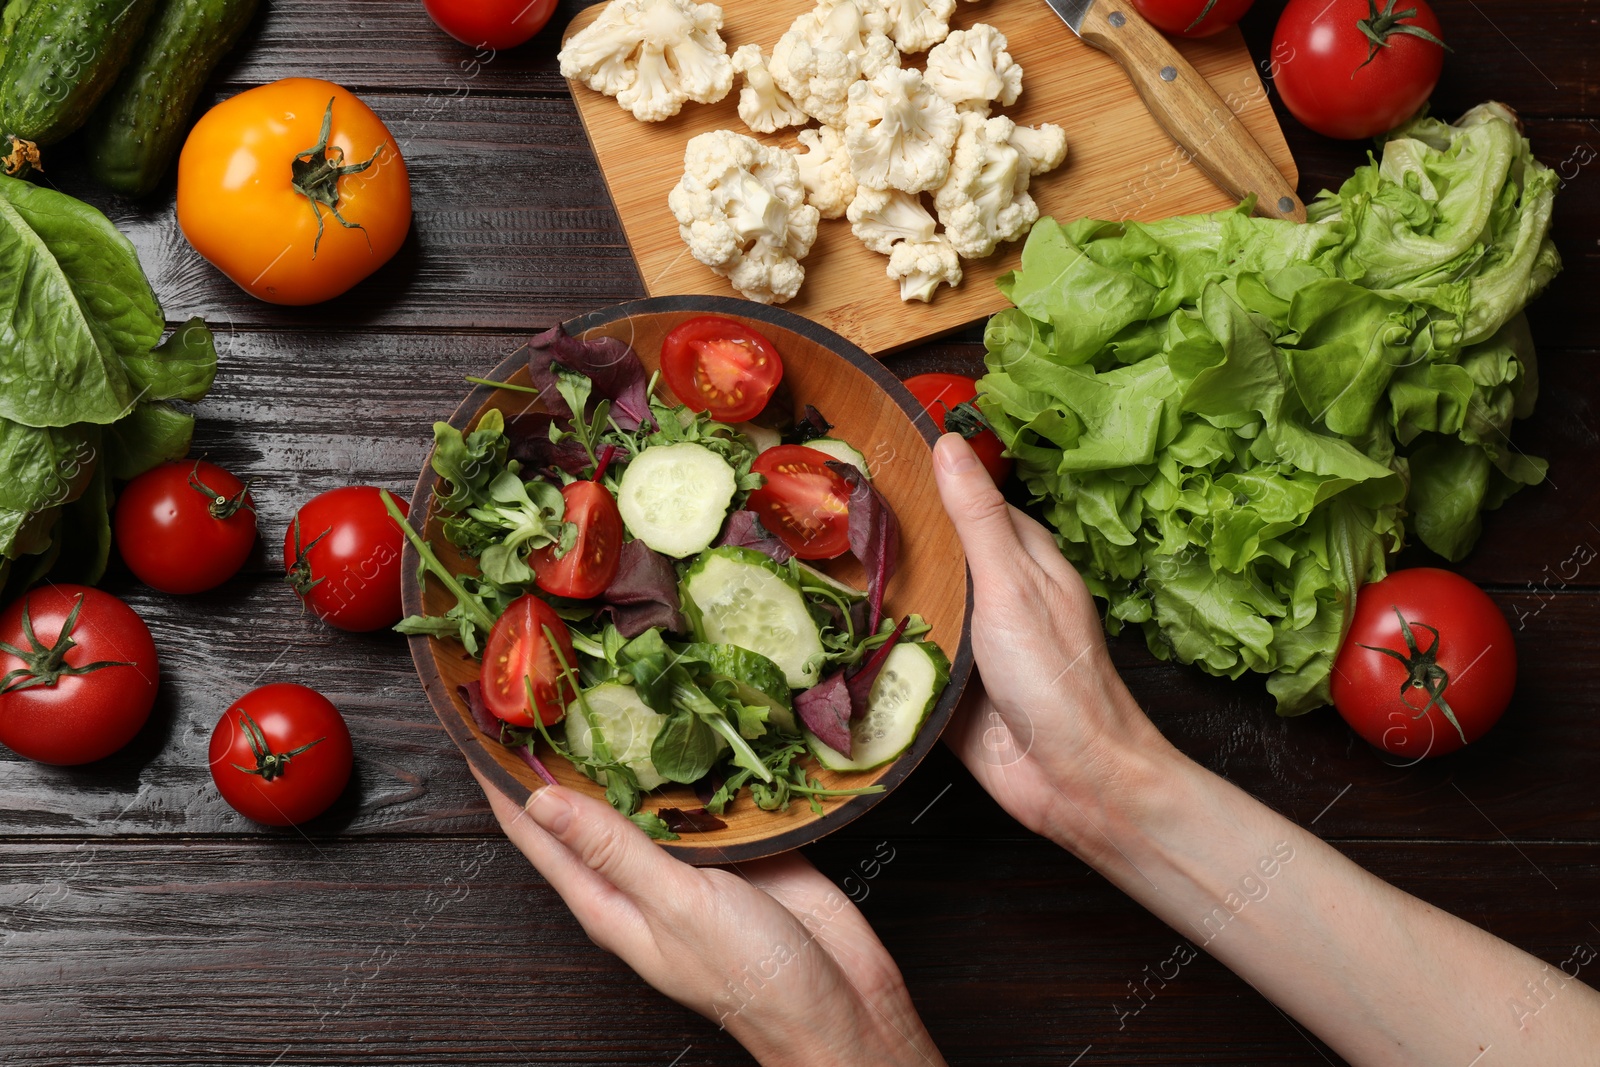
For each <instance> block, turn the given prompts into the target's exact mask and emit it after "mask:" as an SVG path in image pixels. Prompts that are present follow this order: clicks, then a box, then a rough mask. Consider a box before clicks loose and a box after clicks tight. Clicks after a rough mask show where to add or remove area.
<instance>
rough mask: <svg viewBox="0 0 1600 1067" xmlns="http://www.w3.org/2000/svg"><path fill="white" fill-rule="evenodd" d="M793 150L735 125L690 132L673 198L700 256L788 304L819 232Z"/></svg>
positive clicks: (765, 296) (762, 297)
mask: <svg viewBox="0 0 1600 1067" xmlns="http://www.w3.org/2000/svg"><path fill="white" fill-rule="evenodd" d="M805 197H806V191H805V186H804V185H802V184H801V183H800V168H799V165H798V164H797V163H796V162H795V158H794V153H792V152H790V151H788V150H787V149H783V148H771V147H769V146H767V145H764V144H762V143H761V142H760V141H757V140H756V139H755V138H753V137H746V136H745V135H744V134H742V133H735V132H733V131H732V130H713V131H712V132H710V133H702V134H700V135H699V136H698V137H694V138H691V139H690V141H689V145H688V147H687V148H686V149H685V150H684V153H683V177H682V178H681V179H679V181H678V184H677V186H675V187H674V188H673V190H672V192H671V193H669V194H667V205H668V206H669V207H671V208H672V214H673V216H674V217H675V218H676V219H677V220H678V233H679V234H680V235H681V236H682V237H683V240H684V242H685V243H686V244H688V246H689V251H690V253H691V254H693V256H694V258H696V259H698V260H699V261H700V262H702V263H704V264H705V265H706V266H708V267H710V268H711V269H712V270H714V271H716V272H717V273H718V274H720V275H722V276H723V277H724V278H727V279H728V281H729V282H731V283H732V284H733V287H734V288H735V289H737V290H738V291H739V292H741V293H743V294H744V295H745V296H746V297H748V298H750V299H751V300H755V301H759V302H760V303H763V304H782V303H784V302H785V301H787V300H790V299H792V298H793V297H794V294H795V293H797V292H799V291H800V283H801V282H802V281H803V280H804V279H805V276H806V272H805V268H804V267H802V266H800V260H802V259H804V258H805V256H806V254H807V253H808V252H810V251H811V245H812V243H813V242H815V241H816V239H817V209H816V208H814V207H812V206H810V205H809V204H807V203H806V202H805Z"/></svg>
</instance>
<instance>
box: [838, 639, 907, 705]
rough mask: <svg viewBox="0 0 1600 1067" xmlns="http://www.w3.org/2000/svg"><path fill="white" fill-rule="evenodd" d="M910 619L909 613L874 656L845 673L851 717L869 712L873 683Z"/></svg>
mask: <svg viewBox="0 0 1600 1067" xmlns="http://www.w3.org/2000/svg"><path fill="white" fill-rule="evenodd" d="M910 621H911V616H909V615H907V616H906V617H905V618H903V619H901V620H900V623H899V625H898V626H896V627H895V628H894V632H893V633H892V634H890V635H889V640H887V641H885V642H884V643H883V644H881V645H879V646H878V648H877V650H876V651H874V652H873V653H872V658H871V659H869V660H867V662H865V663H863V664H861V665H859V666H858V667H857V668H856V669H855V670H854V671H850V672H848V673H847V674H846V675H845V680H844V686H845V688H846V689H848V690H849V691H850V718H851V719H859V718H861V716H863V715H865V714H866V713H867V698H868V697H870V696H871V695H872V683H873V682H876V681H877V680H878V675H879V674H880V673H881V672H882V671H883V664H884V661H885V660H887V659H888V658H889V652H890V650H892V649H893V648H894V646H895V645H897V644H899V643H900V635H901V634H903V633H905V632H906V623H908V622H910Z"/></svg>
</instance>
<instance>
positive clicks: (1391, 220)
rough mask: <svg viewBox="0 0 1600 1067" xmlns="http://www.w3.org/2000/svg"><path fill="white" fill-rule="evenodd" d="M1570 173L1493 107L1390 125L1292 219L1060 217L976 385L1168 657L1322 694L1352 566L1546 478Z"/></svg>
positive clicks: (1294, 694)
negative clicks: (1536, 449)
mask: <svg viewBox="0 0 1600 1067" xmlns="http://www.w3.org/2000/svg"><path fill="white" fill-rule="evenodd" d="M1554 188H1555V180H1554V177H1553V175H1552V174H1551V172H1550V171H1548V170H1547V169H1546V168H1545V167H1543V166H1542V165H1541V164H1540V163H1539V162H1538V161H1537V160H1536V159H1534V158H1533V155H1532V153H1531V151H1530V150H1529V148H1528V144H1527V142H1526V141H1525V140H1524V139H1523V138H1522V136H1521V134H1520V132H1519V130H1518V129H1517V127H1516V126H1515V125H1514V116H1511V115H1510V114H1509V113H1508V112H1507V111H1506V110H1505V109H1503V108H1501V107H1500V106H1499V105H1492V104H1491V105H1484V106H1482V107H1479V108H1475V109H1473V111H1471V112H1469V113H1468V114H1467V115H1466V116H1465V117H1463V118H1462V119H1461V120H1460V121H1459V122H1457V123H1456V124H1454V125H1451V124H1447V123H1444V122H1440V121H1438V120H1436V119H1421V120H1418V121H1416V122H1413V123H1411V124H1410V125H1409V126H1407V127H1405V128H1403V129H1401V130H1398V131H1396V132H1395V133H1394V134H1392V135H1391V137H1390V139H1389V140H1388V142H1387V143H1386V144H1385V146H1384V149H1383V154H1382V158H1381V159H1380V160H1373V161H1372V162H1371V163H1369V165H1368V166H1365V167H1363V168H1361V169H1360V170H1359V171H1357V172H1356V174H1355V175H1354V176H1353V177H1352V178H1351V179H1350V180H1349V181H1347V182H1346V183H1345V184H1344V185H1343V186H1342V187H1341V188H1340V190H1339V191H1338V192H1337V193H1327V192H1325V193H1323V194H1322V195H1321V196H1320V197H1319V198H1318V199H1317V200H1316V201H1314V202H1313V203H1312V204H1311V205H1310V208H1309V211H1308V215H1309V217H1310V219H1311V221H1310V222H1308V223H1306V224H1303V225H1295V224H1292V223H1286V222H1282V221H1277V220H1269V219H1259V218H1253V217H1251V215H1250V213H1249V207H1248V205H1241V207H1240V208H1238V209H1236V210H1233V211H1226V212H1220V213H1217V214H1212V215H1200V216H1190V217H1186V218H1176V219H1165V220H1162V221H1159V222H1153V223H1139V222H1105V221H1099V220H1094V219H1082V220H1078V221H1076V222H1071V223H1067V224H1064V225H1063V224H1060V223H1057V222H1055V221H1054V220H1051V219H1043V220H1040V222H1039V223H1038V224H1037V225H1036V226H1035V227H1034V228H1033V231H1032V233H1031V234H1030V235H1029V238H1028V242H1027V244H1026V246H1025V247H1024V249H1023V252H1022V264H1021V268H1020V269H1019V270H1017V271H1015V272H1013V273H1011V274H1010V275H1007V276H1006V277H1004V278H1002V279H1001V282H1000V286H1001V289H1002V290H1003V291H1004V292H1005V293H1006V295H1007V296H1008V297H1010V298H1011V300H1012V302H1013V303H1014V304H1015V305H1016V307H1015V308H1014V309H1010V310H1007V311H1004V312H1001V313H1000V314H999V315H996V316H995V317H994V318H993V319H991V320H990V322H989V325H988V329H987V330H986V332H985V338H984V339H985V344H986V347H987V349H988V356H987V363H988V370H989V373H988V374H987V375H986V376H985V378H984V379H983V381H982V383H981V385H980V397H979V403H980V406H981V407H982V409H983V412H984V414H985V415H986V416H987V417H988V418H989V420H990V421H991V423H992V424H993V425H994V426H995V429H996V430H997V431H998V432H999V434H1000V436H1001V438H1002V439H1003V440H1004V441H1005V443H1006V445H1007V447H1008V449H1009V450H1010V452H1011V454H1012V455H1014V456H1015V457H1016V460H1017V470H1018V473H1019V474H1020V476H1021V477H1022V480H1023V481H1024V483H1025V484H1026V485H1027V486H1028V488H1029V489H1030V490H1031V491H1032V493H1033V495H1034V497H1035V498H1036V500H1037V502H1038V503H1039V504H1040V506H1041V508H1042V510H1043V512H1044V515H1045V517H1046V518H1047V519H1048V520H1049V522H1050V523H1051V524H1052V525H1053V526H1054V527H1055V529H1056V532H1057V536H1058V540H1059V541H1060V543H1061V545H1062V548H1063V551H1064V552H1065V554H1066V555H1067V556H1068V558H1070V559H1071V560H1072V561H1073V562H1074V563H1075V564H1077V566H1078V567H1079V569H1080V570H1081V571H1082V572H1083V576H1084V580H1085V581H1086V583H1087V584H1088V586H1089V588H1090V590H1091V591H1092V592H1094V594H1095V595H1096V596H1098V597H1100V598H1102V599H1103V600H1104V601H1105V602H1106V622H1107V626H1108V628H1110V629H1111V630H1112V631H1113V632H1115V631H1117V630H1120V629H1121V627H1123V626H1124V625H1128V624H1136V625H1138V626H1140V627H1141V628H1142V629H1143V630H1144V633H1145V636H1146V639H1147V641H1148V643H1149V645H1150V647H1151V649H1152V650H1153V651H1154V652H1155V653H1156V654H1157V655H1158V656H1161V657H1163V658H1175V659H1178V660H1180V661H1182V662H1185V663H1197V664H1199V665H1200V666H1201V667H1203V668H1204V669H1206V670H1208V671H1210V672H1212V673H1215V674H1222V675H1227V676H1229V677H1238V676H1239V675H1240V674H1242V673H1244V672H1245V671H1256V672H1261V673H1266V674H1269V675H1271V678H1270V679H1269V681H1268V688H1269V689H1270V690H1271V692H1272V693H1273V694H1274V695H1275V696H1276V697H1277V699H1278V704H1279V710H1280V712H1283V713H1284V714H1294V713H1298V712H1302V711H1306V710H1308V709H1310V708H1312V707H1315V706H1317V705H1319V704H1322V703H1326V702H1327V700H1328V675H1329V672H1330V670H1331V667H1332V662H1333V657H1334V655H1335V653H1336V652H1337V649H1338V646H1339V642H1340V640H1341V639H1342V637H1343V633H1344V630H1345V627H1346V625H1347V622H1348V618H1349V612H1350V609H1351V606H1352V605H1353V603H1354V598H1355V592H1356V590H1357V589H1358V588H1359V587H1360V586H1361V585H1362V584H1364V583H1366V582H1369V581H1373V580H1376V579H1377V578H1380V577H1382V576H1383V574H1384V573H1385V560H1386V556H1387V555H1388V553H1390V552H1392V551H1394V550H1396V549H1397V548H1398V547H1399V546H1400V544H1401V543H1402V541H1403V539H1404V536H1405V532H1406V522H1407V520H1408V519H1409V520H1410V523H1411V527H1412V529H1413V531H1414V532H1415V533H1416V535H1417V536H1418V537H1419V538H1421V540H1422V541H1423V542H1424V543H1425V544H1427V545H1428V546H1429V547H1431V548H1433V549H1434V550H1435V551H1437V552H1439V553H1440V554H1442V555H1444V556H1446V557H1447V558H1449V559H1459V558H1460V557H1461V556H1462V555H1464V554H1465V553H1466V552H1467V551H1468V550H1470V548H1471V546H1472V544H1473V542H1474V540H1475V539H1476V537H1477V534H1478V530H1479V513H1480V512H1481V511H1482V510H1484V509H1485V508H1492V507H1497V506H1499V504H1500V503H1501V502H1502V501H1504V500H1505V498H1506V497H1507V496H1509V495H1510V493H1512V492H1514V491H1515V489H1516V488H1518V487H1520V486H1521V485H1525V484H1531V483H1533V482H1537V481H1539V480H1540V479H1541V478H1542V477H1543V474H1544V465H1543V462H1542V461H1539V460H1534V459H1530V458H1528V457H1526V456H1524V455H1523V454H1522V453H1520V452H1519V451H1517V450H1516V449H1515V448H1514V447H1513V446H1512V445H1511V443H1510V439H1509V436H1508V435H1509V432H1510V428H1511V422H1512V419H1513V418H1515V417H1520V416H1525V415H1527V414H1528V413H1529V412H1530V411H1531V410H1532V405H1533V398H1534V394H1535V391H1536V388H1537V372H1536V365H1535V363H1534V358H1533V349H1532V345H1531V341H1530V339H1529V336H1528V331H1527V325H1526V322H1525V320H1524V319H1523V317H1522V315H1521V311H1522V308H1523V306H1524V305H1525V304H1526V303H1527V301H1528V300H1530V299H1531V298H1532V297H1533V296H1534V295H1536V294H1537V293H1538V292H1539V291H1540V290H1541V289H1542V288H1543V287H1544V286H1545V285H1546V284H1547V283H1548V282H1549V280H1550V278H1551V277H1552V276H1553V275H1554V273H1555V271H1556V270H1557V269H1559V260H1558V258H1557V256H1556V253H1555V250H1554V246H1553V245H1552V244H1551V243H1550V240H1549V219H1550V205H1551V201H1552V198H1553V196H1554Z"/></svg>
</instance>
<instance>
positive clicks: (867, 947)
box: [474, 772, 944, 1067]
mask: <svg viewBox="0 0 1600 1067" xmlns="http://www.w3.org/2000/svg"><path fill="white" fill-rule="evenodd" d="M474 774H476V772H474ZM478 784H479V785H481V786H483V788H484V792H485V793H486V794H487V795H488V797H489V803H490V805H491V806H492V807H493V808H494V813H495V817H496V818H498V819H499V820H500V825H501V827H502V828H503V829H504V830H505V832H506V836H507V837H509V838H510V839H511V841H512V843H513V844H515V845H516V846H517V847H518V848H519V849H521V850H522V853H523V855H525V856H527V857H528V859H529V861H530V862H532V863H533V865H534V866H535V867H537V868H538V869H539V872H540V873H541V874H543V875H544V877H545V879H546V880H547V881H548V882H549V883H550V885H551V886H552V887H553V888H554V889H555V890H556V892H558V893H560V894H561V897H562V899H563V900H565V901H566V903H567V906H568V907H569V908H571V909H572V912H573V914H574V915H576V916H577V918H578V921H579V922H580V923H582V924H583V929H584V931H585V932H586V933H587V934H588V935H589V938H590V940H592V941H593V942H594V943H595V944H597V945H599V946H600V947H601V948H603V949H605V950H606V951H608V952H612V953H615V954H616V955H617V956H620V957H621V958H622V960H623V962H625V963H627V964H628V966H630V967H632V968H633V969H634V970H635V971H638V972H639V974H640V976H641V977H643V978H644V980H645V981H647V982H649V983H650V984H651V985H653V986H655V987H656V988H657V989H659V990H660V991H661V992H663V993H665V994H667V996H669V997H671V998H672V999H674V1000H676V1001H678V1003H680V1004H683V1005H685V1006H686V1007H689V1008H693V1009H694V1010H695V1011H698V1012H700V1013H701V1014H702V1015H705V1016H706V1017H708V1018H710V1019H713V1020H715V1021H716V1022H717V1023H718V1024H719V1025H720V1026H722V1027H723V1028H725V1029H727V1030H728V1031H729V1032H730V1033H731V1034H733V1036H734V1037H735V1038H737V1039H738V1040H739V1042H740V1043H741V1044H743V1045H744V1046H745V1048H747V1049H749V1050H750V1052H751V1054H752V1055H754V1056H755V1057H756V1058H757V1059H758V1060H759V1061H760V1062H761V1063H763V1064H765V1065H767V1067H773V1065H776V1064H790V1063H793V1064H806V1065H808V1067H811V1065H815V1064H818V1063H829V1064H875V1065H876V1064H891V1065H892V1064H914V1065H917V1067H927V1065H929V1064H933V1065H936V1067H938V1065H942V1064H943V1063H944V1061H943V1059H941V1058H940V1056H939V1053H938V1051H937V1050H936V1049H935V1048H934V1046H933V1041H932V1039H931V1038H930V1037H929V1036H928V1033H927V1031H926V1030H925V1029H924V1028H923V1025H922V1021H921V1019H919V1018H918V1016H917V1012H916V1009H915V1008H914V1007H913V1006H912V1004H911V998H910V995H909V994H908V993H907V992H906V988H905V983H904V982H903V981H902V980H901V977H900V971H899V968H897V967H896V966H895V964H894V960H893V959H891V958H890V957H889V954H888V952H886V951H885V950H884V947H883V945H882V944H881V943H880V942H879V941H878V938H877V936H876V935H875V934H873V932H872V928H871V927H870V926H868V925H867V921H866V919H865V918H863V917H862V915H861V913H860V912H859V911H857V910H856V908H855V905H854V904H852V903H851V902H850V901H849V900H847V899H846V898H845V897H844V895H843V894H842V893H840V892H839V890H838V888H837V887H835V886H834V884H833V883H832V882H830V881H829V880H828V879H827V878H825V877H824V876H823V875H822V874H821V873H820V872H818V871H817V869H816V868H815V867H813V866H812V865H811V864H810V863H809V862H807V861H806V860H805V858H804V857H802V856H800V855H798V854H797V853H790V854H788V855H786V856H779V857H776V858H773V859H769V860H761V861H757V862H753V863H746V864H740V865H738V866H736V867H735V868H734V870H735V871H736V872H737V873H733V872H730V871H726V870H721V869H718V868H700V869H697V868H694V867H691V866H689V865H687V864H685V863H682V862H680V861H678V860H676V859H673V858H672V857H671V856H669V855H668V854H667V853H666V852H664V851H662V849H661V848H660V847H659V846H657V845H656V844H655V842H653V841H651V840H650V839H649V838H648V837H646V836H645V835H644V834H643V833H642V832H640V831H639V829H638V828H637V827H635V826H634V825H633V824H632V823H631V822H629V821H628V820H627V819H625V818H623V817H622V816H621V815H619V814H618V813H617V812H616V811H614V810H613V809H612V808H611V807H610V805H608V804H606V803H604V802H602V801H599V800H596V799H594V798H592V797H586V796H583V795H581V794H578V793H575V792H572V791H571V790H568V789H563V788H561V787H560V786H550V787H548V788H546V789H544V790H542V791H541V792H539V793H537V794H535V795H534V796H533V797H532V798H531V799H530V800H529V802H528V806H527V808H526V809H523V808H519V807H517V806H516V805H515V804H513V803H512V802H511V801H510V800H507V799H506V798H505V797H504V796H502V795H501V794H500V793H499V791H497V790H496V789H494V787H492V786H490V785H489V784H488V783H486V782H485V781H484V780H483V779H482V778H481V777H479V778H478Z"/></svg>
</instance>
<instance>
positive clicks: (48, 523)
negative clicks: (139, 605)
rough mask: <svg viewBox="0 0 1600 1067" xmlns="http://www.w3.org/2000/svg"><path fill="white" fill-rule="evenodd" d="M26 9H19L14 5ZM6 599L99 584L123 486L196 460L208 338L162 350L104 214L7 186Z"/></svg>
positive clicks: (2, 504)
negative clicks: (191, 407) (116, 494)
mask: <svg viewBox="0 0 1600 1067" xmlns="http://www.w3.org/2000/svg"><path fill="white" fill-rule="evenodd" d="M13 6H16V5H13ZM0 323H4V324H5V325H4V326H3V327H0V593H7V594H9V593H14V592H19V591H20V590H21V589H23V588H25V587H26V586H27V585H29V584H32V583H33V582H36V581H39V580H41V579H43V578H46V577H49V578H51V579H52V580H57V581H77V582H94V581H98V580H99V578H100V575H101V573H102V572H103V571H104V569H105V563H106V559H107V557H108V554H109V551H110V544H111V534H110V520H109V515H110V506H111V500H112V480H113V479H128V478H133V477H135V476H137V475H139V474H141V473H143V472H144V471H146V470H148V469H150V468H151V467H153V466H155V465H157V464H159V463H162V462H165V461H167V460H171V459H177V458H179V457H181V456H183V455H185V454H186V453H187V452H188V450H189V440H190V437H191V435H192V433H193V430H194V418H193V416H192V415H189V414H187V413H186V412H183V411H180V410H179V409H178V408H176V407H174V406H172V403H171V402H172V401H179V402H184V403H193V402H194V401H197V400H199V399H200V398H201V397H203V396H204V395H205V393H206V391H207V390H208V389H210V387H211V382H212V379H213V377H214V376H215V374H216V366H217V353H216V347H215V345H214V343H213V340H212V336H211V331H210V330H208V329H207V328H206V325H205V323H203V322H201V321H200V320H199V319H191V320H189V321H188V322H187V323H184V324H183V325H181V326H179V327H178V328H177V329H176V330H174V331H173V332H172V334H171V336H169V337H168V338H167V340H166V341H165V342H162V343H160V344H158V343H157V342H160V341H161V334H162V331H163V329H164V328H165V320H164V319H163V317H162V312H161V307H160V305H159V304H158V303H157V302H156V298H155V294H154V292H153V291H152V290H151V288H150V283H149V281H148V280H146V278H145V276H144V272H143V270H142V269H141V268H140V266H139V259H138V256H137V255H135V253H134V250H133V246H132V245H131V244H130V243H129V242H128V240H127V238H125V237H124V236H122V234H121V233H119V232H118V231H117V229H116V227H114V226H112V225H111V223H110V221H109V220H107V219H106V217H105V216H104V215H102V214H101V213H100V212H99V211H97V210H95V209H94V208H92V207H90V206H89V205H88V204H85V203H82V202H81V201H78V200H75V199H73V198H72V197H69V196H66V195H63V194H62V193H58V192H56V191H54V190H52V189H46V188H41V187H39V186H35V185H31V184H29V183H28V182H25V181H20V180H18V179H15V178H7V177H3V176H0Z"/></svg>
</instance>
